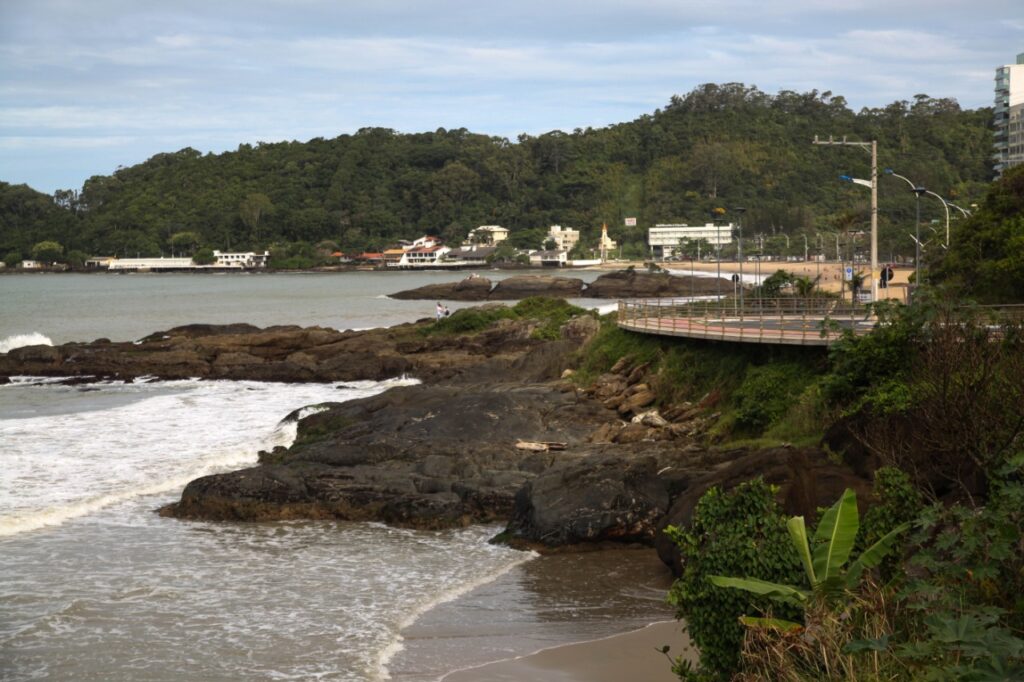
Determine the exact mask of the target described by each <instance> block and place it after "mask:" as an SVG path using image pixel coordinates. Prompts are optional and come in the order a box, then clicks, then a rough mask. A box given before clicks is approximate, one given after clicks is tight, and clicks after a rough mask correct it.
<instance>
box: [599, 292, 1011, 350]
mask: <svg viewBox="0 0 1024 682" xmlns="http://www.w3.org/2000/svg"><path fill="white" fill-rule="evenodd" d="M972 309H973V310H976V311H977V312H978V313H979V314H980V315H982V316H984V317H985V318H987V319H988V320H990V323H991V324H997V325H1003V324H1007V323H1009V324H1024V305H998V306H973V307H972ZM876 322H877V320H876V319H875V317H874V315H873V314H872V312H871V308H870V307H869V306H866V305H862V304H852V303H850V302H847V301H838V300H836V299H832V298H824V297H822V298H789V297H787V298H750V299H747V300H745V301H743V302H742V303H741V302H740V301H739V300H738V299H717V298H716V299H711V300H693V299H669V298H654V299H641V300H630V301H619V316H618V325H619V327H621V328H622V329H629V330H631V331H636V332H641V333H646V334H658V335H663V336H685V337H689V338H697V339H708V340H713V341H736V342H742V343H770V344H790V345H801V346H827V345H829V344H831V343H834V342H835V341H837V340H838V339H840V338H841V337H842V335H843V333H844V332H846V331H847V330H849V331H852V332H853V333H854V334H858V335H861V334H867V333H869V332H870V331H871V330H872V329H874V327H875V323H876Z"/></svg>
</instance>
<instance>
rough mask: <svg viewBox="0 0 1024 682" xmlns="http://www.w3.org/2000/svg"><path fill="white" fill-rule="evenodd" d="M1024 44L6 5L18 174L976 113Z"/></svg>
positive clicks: (413, 4) (738, 24)
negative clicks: (829, 106)
mask: <svg viewBox="0 0 1024 682" xmlns="http://www.w3.org/2000/svg"><path fill="white" fill-rule="evenodd" d="M1021 52H1024V1H1022V0H973V1H971V2H968V1H967V0H845V1H844V2H842V3H840V2H837V1H836V0H718V1H717V2H694V1H692V0H623V1H619V2H613V1H611V0H546V1H543V0H502V1H501V2H492V1H491V0H474V1H472V2H470V1H469V0H333V1H332V0H244V1H239V0H160V1H153V0H0V181H3V182H9V183H12V184H21V183H26V184H28V185H30V186H31V187H33V188H35V189H37V190H39V191H42V192H46V193H52V192H53V191H54V190H56V189H80V188H81V186H82V183H83V182H84V181H85V180H86V179H87V178H89V177H90V176H93V175H108V174H110V173H112V172H114V171H115V170H116V169H117V168H118V167H119V166H130V165H133V164H136V163H141V162H142V161H145V160H146V159H147V158H149V157H151V156H153V155H154V154H157V153H161V152H170V151H176V150H178V149H182V148H185V147H193V148H195V149H198V150H200V151H202V152H215V153H219V152H222V151H226V150H230V149H235V148H237V147H238V145H239V144H242V143H249V144H254V143H257V142H276V141H281V140H300V141H305V140H308V139H311V138H314V137H325V138H333V137H336V136H338V135H341V134H345V133H352V132H355V131H356V130H359V129H360V128H363V127H370V126H376V127H385V128H393V129H395V130H397V131H399V132H422V131H431V130H436V129H438V128H442V127H443V128H448V129H451V128H467V129H468V130H470V131H472V132H476V133H483V134H489V135H496V136H500V137H507V138H509V139H515V138H516V137H517V136H518V135H520V134H521V133H527V134H531V135H537V134H541V133H545V132H548V131H550V130H555V129H559V130H565V131H571V130H573V129H575V128H586V127H595V128H596V127H602V126H606V125H610V124H614V123H620V122H623V121H629V120H633V119H635V118H637V117H639V116H641V115H643V114H649V113H652V112H653V111H654V110H655V109H657V108H660V107H664V106H665V105H666V104H667V103H668V102H669V100H670V98H671V97H672V95H676V94H678V95H685V94H686V93H687V92H689V91H691V90H692V89H694V88H695V87H697V86H698V85H700V84H703V83H727V82H740V83H745V84H747V85H756V86H757V87H759V88H760V89H761V90H763V91H765V92H768V93H776V92H778V91H780V90H795V91H798V92H807V91H810V90H812V89H817V90H819V91H826V90H829V91H832V92H833V93H834V94H835V95H842V96H843V97H845V98H846V99H847V101H848V103H849V104H850V106H851V107H852V108H854V109H855V110H856V109H860V108H861V107H874V106H884V105H886V104H889V103H891V102H894V101H897V100H910V99H912V98H913V96H914V95H916V94H919V93H924V94H927V95H930V96H932V97H951V98H955V99H956V100H958V101H959V102H960V104H961V106H963V107H965V108H971V109H973V108H977V107H984V106H990V105H991V103H992V100H993V90H992V88H993V76H994V69H995V68H996V67H997V66H1000V65H1003V64H1012V63H1014V61H1015V58H1016V55H1017V54H1018V53H1021ZM822 132H823V133H828V132H832V131H822ZM836 132H839V131H836Z"/></svg>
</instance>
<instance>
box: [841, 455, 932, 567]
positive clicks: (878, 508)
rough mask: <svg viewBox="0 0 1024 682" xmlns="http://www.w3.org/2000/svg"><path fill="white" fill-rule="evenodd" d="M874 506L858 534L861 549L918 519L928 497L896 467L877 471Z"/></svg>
mask: <svg viewBox="0 0 1024 682" xmlns="http://www.w3.org/2000/svg"><path fill="white" fill-rule="evenodd" d="M871 496H872V505H871V507H870V508H869V509H868V510H867V512H866V513H865V514H864V523H863V524H861V529H860V533H859V534H858V536H857V548H858V550H863V549H864V548H865V547H870V546H871V545H873V544H874V543H875V542H877V541H878V539H879V538H881V537H882V536H883V535H885V534H886V533H888V532H889V531H891V530H892V529H893V528H895V527H896V526H899V525H900V524H902V523H907V522H908V521H913V520H915V519H916V518H917V517H918V515H919V514H920V513H921V511H922V510H923V509H924V507H925V502H924V497H923V496H922V495H921V492H920V491H919V490H918V489H917V488H915V487H914V484H913V483H912V482H911V480H910V476H908V475H907V474H906V472H904V471H901V470H900V469H897V468H895V467H882V468H881V469H878V470H877V471H876V472H875V486H874V490H873V491H872V495H871Z"/></svg>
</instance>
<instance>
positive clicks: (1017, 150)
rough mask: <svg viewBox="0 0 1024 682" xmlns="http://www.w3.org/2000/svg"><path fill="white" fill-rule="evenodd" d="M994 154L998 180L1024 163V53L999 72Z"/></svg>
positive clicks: (997, 71) (994, 168)
mask: <svg viewBox="0 0 1024 682" xmlns="http://www.w3.org/2000/svg"><path fill="white" fill-rule="evenodd" d="M992 123H993V126H994V128H995V133H994V134H995V145H994V146H995V151H994V153H993V154H992V160H993V162H994V164H993V170H995V172H996V177H997V178H998V177H1000V176H1001V175H1002V174H1003V172H1004V171H1006V170H1007V169H1009V168H1013V167H1014V166H1018V165H1020V164H1022V163H1024V52H1022V53H1021V54H1019V55H1017V63H1016V64H1010V65H1007V66H1001V67H999V68H998V69H996V107H995V120H994V121H993V122H992Z"/></svg>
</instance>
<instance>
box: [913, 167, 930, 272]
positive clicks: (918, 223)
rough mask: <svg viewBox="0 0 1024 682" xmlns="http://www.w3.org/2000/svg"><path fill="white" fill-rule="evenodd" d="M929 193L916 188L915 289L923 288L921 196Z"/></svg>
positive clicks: (923, 189) (921, 188) (922, 188)
mask: <svg viewBox="0 0 1024 682" xmlns="http://www.w3.org/2000/svg"><path fill="white" fill-rule="evenodd" d="M927 191H928V190H926V189H925V188H924V187H915V188H914V197H915V199H916V202H917V220H916V222H915V224H914V288H917V287H919V286H921V195H922V194H924V193H925V192H927Z"/></svg>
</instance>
